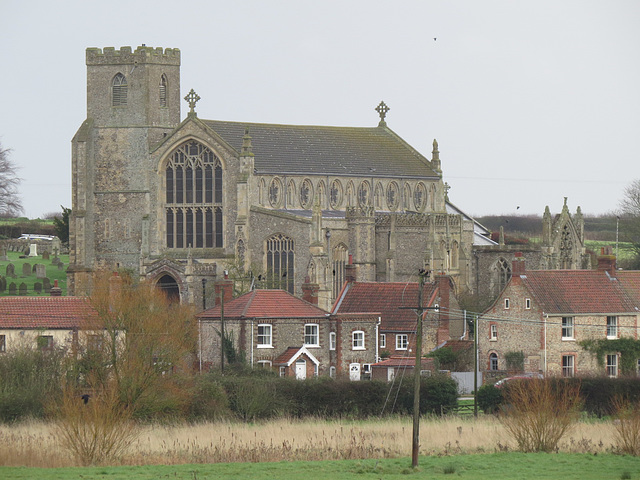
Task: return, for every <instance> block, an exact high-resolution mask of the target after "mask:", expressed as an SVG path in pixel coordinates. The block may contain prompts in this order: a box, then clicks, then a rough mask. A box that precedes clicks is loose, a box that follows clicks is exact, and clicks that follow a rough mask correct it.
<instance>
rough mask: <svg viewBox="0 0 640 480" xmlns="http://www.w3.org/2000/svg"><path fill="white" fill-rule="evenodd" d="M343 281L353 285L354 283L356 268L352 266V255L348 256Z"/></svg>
mask: <svg viewBox="0 0 640 480" xmlns="http://www.w3.org/2000/svg"><path fill="white" fill-rule="evenodd" d="M344 270H345V272H344V279H345V280H346V281H347V282H349V283H353V282H355V281H356V266H355V265H354V264H353V255H351V254H349V263H347V264H346V265H345V266H344Z"/></svg>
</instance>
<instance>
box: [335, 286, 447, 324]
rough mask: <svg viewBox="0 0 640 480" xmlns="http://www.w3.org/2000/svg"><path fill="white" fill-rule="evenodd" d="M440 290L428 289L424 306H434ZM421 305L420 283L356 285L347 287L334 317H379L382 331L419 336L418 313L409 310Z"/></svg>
mask: <svg viewBox="0 0 640 480" xmlns="http://www.w3.org/2000/svg"><path fill="white" fill-rule="evenodd" d="M436 289H437V287H436V285H435V284H433V283H427V284H425V286H424V290H423V294H422V304H423V306H431V305H430V304H429V302H430V301H431V299H432V297H433V294H434V293H435V291H436ZM417 305H418V283H417V282H352V283H349V284H347V285H346V286H345V291H344V292H343V293H342V296H341V297H340V298H338V300H336V303H335V305H334V307H333V312H332V313H334V314H335V313H379V314H380V317H381V318H380V331H382V332H385V331H394V332H415V331H416V325H417V317H416V313H415V312H414V311H413V310H411V309H408V308H400V307H415V306H417Z"/></svg>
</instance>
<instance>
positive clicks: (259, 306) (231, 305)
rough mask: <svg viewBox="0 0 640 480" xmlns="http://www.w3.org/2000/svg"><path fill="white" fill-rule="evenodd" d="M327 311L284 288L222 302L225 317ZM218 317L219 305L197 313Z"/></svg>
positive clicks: (307, 315) (294, 315) (322, 314)
mask: <svg viewBox="0 0 640 480" xmlns="http://www.w3.org/2000/svg"><path fill="white" fill-rule="evenodd" d="M326 315H328V312H326V311H324V310H322V309H321V308H318V307H317V306H315V305H312V304H311V303H309V302H306V301H304V300H301V299H300V298H298V297H295V296H293V295H291V294H290V293H289V292H285V291H284V290H253V291H251V292H249V293H245V294H244V295H240V296H239V297H238V298H235V299H233V300H231V301H230V302H226V303H225V304H224V317H225V318H318V317H325V316H326ZM197 317H198V318H201V319H215V318H220V305H217V306H215V307H213V308H210V309H208V310H205V311H204V312H201V313H199V314H198V315H197Z"/></svg>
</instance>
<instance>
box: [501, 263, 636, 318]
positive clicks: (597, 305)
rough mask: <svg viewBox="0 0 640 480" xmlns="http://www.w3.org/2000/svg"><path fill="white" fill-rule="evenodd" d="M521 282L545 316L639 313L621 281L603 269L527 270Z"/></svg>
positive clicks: (521, 277)
mask: <svg viewBox="0 0 640 480" xmlns="http://www.w3.org/2000/svg"><path fill="white" fill-rule="evenodd" d="M520 279H521V280H522V283H523V285H524V286H526V287H527V288H528V289H529V291H530V292H531V294H532V296H533V297H534V298H535V301H536V302H537V303H538V305H540V307H541V308H542V310H543V311H544V312H545V313H553V314H561V313H567V314H572V313H573V314H588V313H626V312H629V313H634V314H635V313H637V312H638V308H637V307H638V303H637V302H635V301H633V299H632V298H631V297H629V295H627V293H626V291H625V290H624V288H623V287H622V285H621V282H620V281H618V280H617V279H616V278H614V277H611V276H609V275H608V274H607V273H606V272H605V271H602V270H528V271H527V272H526V274H524V275H521V276H520ZM512 281H513V279H512Z"/></svg>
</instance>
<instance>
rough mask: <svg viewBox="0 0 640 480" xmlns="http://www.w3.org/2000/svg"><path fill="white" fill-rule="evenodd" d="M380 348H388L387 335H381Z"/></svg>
mask: <svg viewBox="0 0 640 480" xmlns="http://www.w3.org/2000/svg"><path fill="white" fill-rule="evenodd" d="M380 348H387V334H386V333H381V334H380Z"/></svg>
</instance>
